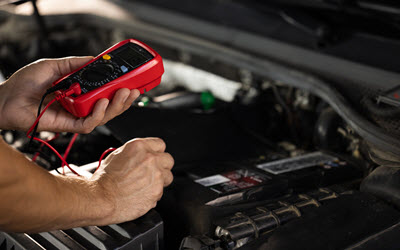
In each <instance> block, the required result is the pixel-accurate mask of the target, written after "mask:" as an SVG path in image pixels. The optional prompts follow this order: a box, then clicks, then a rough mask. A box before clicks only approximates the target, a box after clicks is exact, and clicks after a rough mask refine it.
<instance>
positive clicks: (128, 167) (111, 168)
mask: <svg viewBox="0 0 400 250" xmlns="http://www.w3.org/2000/svg"><path fill="white" fill-rule="evenodd" d="M173 165H174V159H173V158H172V156H171V155H170V154H168V153H165V143H164V141H163V140H161V139H159V138H145V139H135V140H131V141H129V142H127V143H126V144H124V145H123V146H122V147H120V148H118V149H117V150H115V151H114V152H113V153H112V154H110V155H109V156H108V157H107V158H106V159H105V160H104V161H103V162H102V164H101V167H100V168H99V169H98V170H97V171H96V172H95V174H94V175H93V176H92V178H91V179H92V181H94V182H95V183H96V184H97V185H96V186H97V187H99V188H100V189H101V190H102V191H101V194H102V196H103V198H104V197H106V198H107V199H108V201H109V204H112V207H113V209H112V211H113V212H112V213H111V215H110V216H107V218H102V219H101V220H100V221H98V222H97V223H98V224H99V225H106V224H112V223H120V222H124V221H128V220H133V219H136V218H138V217H140V216H142V215H144V214H145V213H147V212H148V211H149V210H150V209H151V208H154V207H155V206H156V204H157V201H158V200H160V199H161V197H162V194H163V188H164V187H165V186H168V185H169V184H171V182H172V180H173V175H172V173H171V169H172V167H173Z"/></svg>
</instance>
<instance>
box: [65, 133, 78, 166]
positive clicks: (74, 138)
mask: <svg viewBox="0 0 400 250" xmlns="http://www.w3.org/2000/svg"><path fill="white" fill-rule="evenodd" d="M78 135H79V134H78V133H75V134H74V136H72V138H71V141H70V142H69V144H68V147H67V149H66V150H65V152H64V160H67V157H68V154H69V151H71V148H72V145H74V143H75V141H76V138H77V137H78ZM64 166H65V165H64V163H62V164H61V167H62V169H63V174H65V171H64Z"/></svg>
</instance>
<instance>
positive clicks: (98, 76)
mask: <svg viewBox="0 0 400 250" xmlns="http://www.w3.org/2000/svg"><path fill="white" fill-rule="evenodd" d="M118 73H119V69H118V67H117V66H116V65H114V64H113V63H111V62H104V61H100V62H97V63H94V64H92V65H89V66H88V67H86V68H85V69H84V70H83V71H82V72H80V78H81V84H83V87H89V88H96V87H100V86H102V85H104V84H106V83H108V82H110V81H112V80H114V79H115V78H117V77H118Z"/></svg>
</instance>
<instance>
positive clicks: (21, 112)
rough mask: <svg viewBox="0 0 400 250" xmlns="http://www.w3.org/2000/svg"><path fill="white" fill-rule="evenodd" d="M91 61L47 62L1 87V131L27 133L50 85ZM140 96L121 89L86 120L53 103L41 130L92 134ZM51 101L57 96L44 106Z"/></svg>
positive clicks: (31, 66) (27, 68) (25, 69)
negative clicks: (21, 131)
mask: <svg viewBox="0 0 400 250" xmlns="http://www.w3.org/2000/svg"><path fill="white" fill-rule="evenodd" d="M91 59H92V57H67V58H62V59H45V60H39V61H36V62H34V63H31V64H29V65H27V66H25V67H23V68H22V69H20V70H18V71H17V72H16V73H15V74H13V75H12V76H11V77H10V78H9V79H8V80H7V81H5V82H4V83H3V84H1V85H0V117H1V119H0V129H16V130H24V131H26V130H28V129H29V128H30V127H31V126H32V124H33V122H34V121H35V119H36V115H37V109H38V106H39V102H40V99H41V97H42V96H43V94H44V93H45V91H46V90H47V89H48V88H50V87H51V84H52V83H53V82H54V81H56V80H57V79H59V78H61V77H62V76H64V75H66V74H68V73H70V72H71V71H73V70H75V69H77V68H79V67H80V66H82V65H84V64H85V63H87V62H88V61H90V60H91ZM139 95H140V92H139V90H129V89H120V90H118V91H117V92H116V93H115V96H114V98H113V100H112V101H111V103H109V100H108V99H105V98H103V99H100V100H99V101H98V102H97V103H96V105H95V107H94V109H93V112H92V113H91V114H90V115H89V116H87V117H85V118H77V117H75V116H73V115H72V114H70V113H68V112H67V111H66V110H64V108H63V107H62V106H61V105H59V104H58V103H54V104H53V105H52V106H50V107H49V109H48V110H47V111H46V112H45V113H44V115H43V116H42V118H41V119H40V123H39V127H38V131H41V130H46V131H53V132H74V133H90V132H91V131H92V130H93V129H94V128H95V127H96V126H98V125H103V124H105V123H107V122H108V121H109V120H111V119H113V118H114V117H115V116H117V115H119V114H121V113H123V112H124V111H125V110H127V109H128V108H129V107H130V106H131V104H132V102H133V101H134V100H135V99H136V98H137V97H138V96H139ZM52 98H54V94H52V95H49V96H48V97H47V98H46V100H45V102H44V105H46V104H47V103H48V102H49V101H50V100H51V99H52ZM43 107H44V106H43Z"/></svg>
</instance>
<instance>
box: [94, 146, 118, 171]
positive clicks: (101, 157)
mask: <svg viewBox="0 0 400 250" xmlns="http://www.w3.org/2000/svg"><path fill="white" fill-rule="evenodd" d="M115 150H116V148H109V149H107V150H106V151H104V152H103V153H102V154H101V156H100V159H99V165H98V166H97V168H96V170H95V171H94V172H96V171H97V169H99V167H100V165H101V161H102V160H103V158H104V156H106V154H108V153H110V152H113V151H115Z"/></svg>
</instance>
